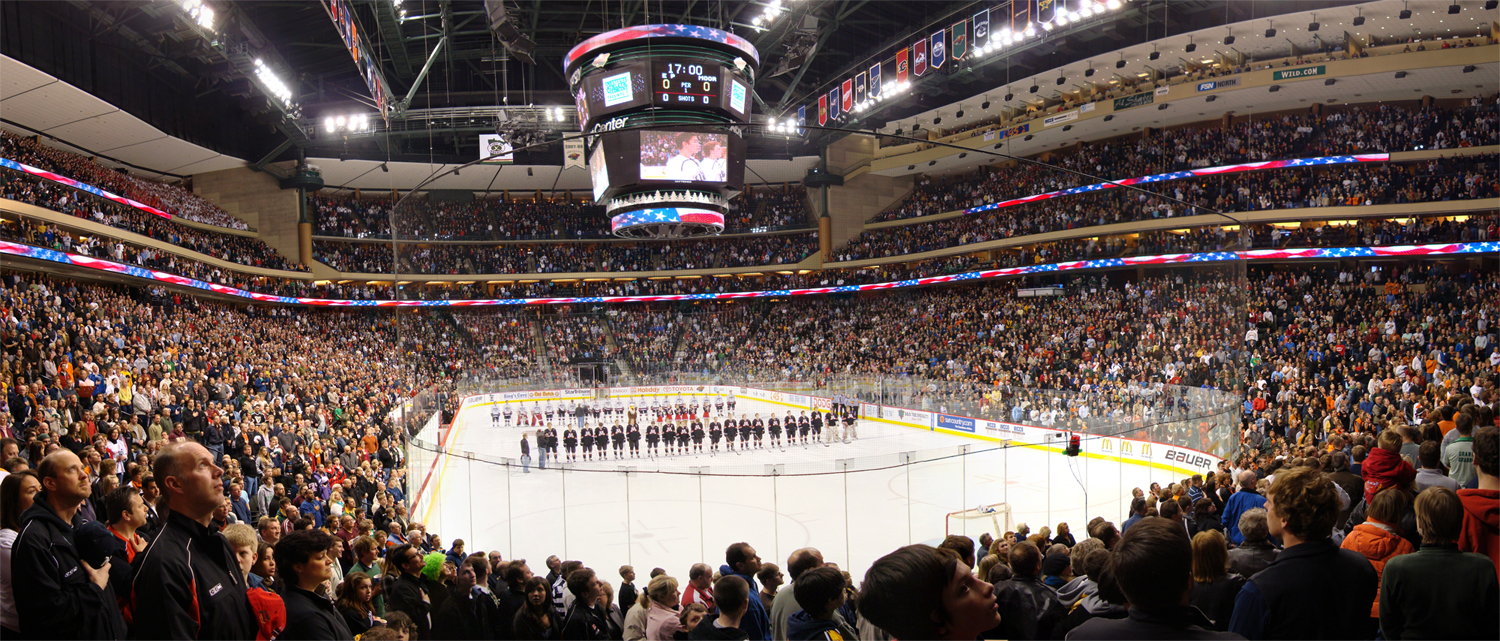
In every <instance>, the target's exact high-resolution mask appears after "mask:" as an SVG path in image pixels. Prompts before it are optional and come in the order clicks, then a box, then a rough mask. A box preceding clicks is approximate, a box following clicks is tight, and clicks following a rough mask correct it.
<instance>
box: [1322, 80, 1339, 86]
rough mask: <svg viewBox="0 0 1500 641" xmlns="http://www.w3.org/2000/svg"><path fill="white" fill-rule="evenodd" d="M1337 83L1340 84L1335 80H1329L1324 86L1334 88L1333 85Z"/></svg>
mask: <svg viewBox="0 0 1500 641" xmlns="http://www.w3.org/2000/svg"><path fill="white" fill-rule="evenodd" d="M1335 82H1338V81H1337V80H1335V79H1333V78H1329V79H1327V80H1324V81H1323V86H1324V87H1332V86H1333V83H1335Z"/></svg>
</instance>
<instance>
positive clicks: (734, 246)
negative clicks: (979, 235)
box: [313, 232, 818, 275]
mask: <svg viewBox="0 0 1500 641" xmlns="http://www.w3.org/2000/svg"><path fill="white" fill-rule="evenodd" d="M400 247H401V269H402V273H409V274H450V275H463V274H480V275H483V274H558V273H574V272H643V271H659V270H684V269H711V268H732V267H758V266H762V265H788V264H795V263H797V262H800V261H801V260H802V259H804V258H806V257H807V256H809V255H810V254H812V253H813V252H815V251H817V248H818V239H817V233H816V232H808V233H801V234H782V235H773V236H740V237H734V238H717V239H706V240H673V241H662V242H581V243H539V244H534V245H533V244H515V243H505V244H494V245H470V244H464V245H437V244H404V243H403V244H402V245H400ZM313 252H314V253H315V254H316V255H317V257H318V260H320V261H321V262H323V263H325V264H327V265H329V266H330V267H333V268H334V269H338V270H339V271H344V272H350V273H368V274H389V273H391V269H390V264H391V247H390V245H389V244H384V243H356V242H338V241H325V240H316V241H314V242H313Z"/></svg>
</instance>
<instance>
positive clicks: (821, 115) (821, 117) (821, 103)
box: [818, 95, 828, 127]
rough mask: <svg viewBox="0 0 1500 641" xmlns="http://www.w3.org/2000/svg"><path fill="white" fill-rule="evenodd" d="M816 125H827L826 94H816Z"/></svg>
mask: <svg viewBox="0 0 1500 641" xmlns="http://www.w3.org/2000/svg"><path fill="white" fill-rule="evenodd" d="M818 126H819V127H827V126H828V96H827V95H822V96H818Z"/></svg>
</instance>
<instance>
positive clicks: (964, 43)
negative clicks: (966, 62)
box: [953, 20, 969, 60]
mask: <svg viewBox="0 0 1500 641" xmlns="http://www.w3.org/2000/svg"><path fill="white" fill-rule="evenodd" d="M967 55H969V21H968V20H960V21H958V24H956V25H953V59H954V60H961V59H963V57H964V56H967Z"/></svg>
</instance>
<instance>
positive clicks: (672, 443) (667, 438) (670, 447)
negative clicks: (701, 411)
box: [661, 421, 677, 456]
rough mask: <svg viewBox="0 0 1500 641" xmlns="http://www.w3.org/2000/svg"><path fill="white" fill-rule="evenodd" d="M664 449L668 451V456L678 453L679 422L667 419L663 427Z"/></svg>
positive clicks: (662, 439) (662, 441)
mask: <svg viewBox="0 0 1500 641" xmlns="http://www.w3.org/2000/svg"><path fill="white" fill-rule="evenodd" d="M661 444H662V449H664V450H666V451H667V455H668V456H674V455H676V454H677V424H675V423H673V422H671V421H667V422H666V424H664V425H662V427H661Z"/></svg>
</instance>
